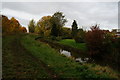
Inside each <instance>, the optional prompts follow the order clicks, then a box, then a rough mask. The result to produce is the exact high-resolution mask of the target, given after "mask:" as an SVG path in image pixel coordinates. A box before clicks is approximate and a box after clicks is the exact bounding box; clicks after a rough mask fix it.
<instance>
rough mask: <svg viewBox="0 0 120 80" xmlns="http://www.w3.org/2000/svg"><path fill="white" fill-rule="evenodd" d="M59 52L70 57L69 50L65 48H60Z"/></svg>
mask: <svg viewBox="0 0 120 80" xmlns="http://www.w3.org/2000/svg"><path fill="white" fill-rule="evenodd" d="M60 53H61V54H64V55H65V56H67V57H70V56H71V52H69V51H66V50H62V49H60Z"/></svg>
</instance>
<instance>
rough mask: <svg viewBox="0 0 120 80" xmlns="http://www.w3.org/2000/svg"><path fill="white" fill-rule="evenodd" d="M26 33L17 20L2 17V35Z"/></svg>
mask: <svg viewBox="0 0 120 80" xmlns="http://www.w3.org/2000/svg"><path fill="white" fill-rule="evenodd" d="M25 32H27V30H26V28H25V27H22V26H21V25H20V23H19V21H18V20H16V19H15V18H14V17H12V18H11V19H10V20H9V19H8V18H7V17H6V16H4V15H2V33H3V34H15V33H25Z"/></svg>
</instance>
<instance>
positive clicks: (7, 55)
mask: <svg viewBox="0 0 120 80" xmlns="http://www.w3.org/2000/svg"><path fill="white" fill-rule="evenodd" d="M8 39H9V38H8ZM4 44H7V43H3V45H4ZM46 77H48V78H53V77H56V75H54V72H53V71H51V70H50V69H49V68H48V66H47V65H46V64H45V63H43V62H42V61H40V60H39V59H37V58H36V57H34V56H33V55H32V54H31V53H30V52H28V51H27V50H26V49H25V48H24V47H23V46H22V45H21V42H20V37H19V36H17V37H14V39H12V40H11V41H10V42H9V43H8V44H7V45H6V46H4V47H3V78H46Z"/></svg>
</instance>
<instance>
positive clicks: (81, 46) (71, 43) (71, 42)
mask: <svg viewBox="0 0 120 80" xmlns="http://www.w3.org/2000/svg"><path fill="white" fill-rule="evenodd" d="M59 43H60V44H64V45H68V46H71V47H74V48H77V49H80V50H83V51H86V50H87V47H86V44H85V43H76V42H75V40H73V39H64V40H61V41H59Z"/></svg>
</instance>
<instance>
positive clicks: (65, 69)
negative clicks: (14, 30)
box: [21, 35, 117, 80]
mask: <svg viewBox="0 0 120 80" xmlns="http://www.w3.org/2000/svg"><path fill="white" fill-rule="evenodd" d="M35 37H36V36H34V35H27V36H25V37H23V38H22V39H21V40H22V44H23V46H24V47H25V48H26V49H27V50H28V51H29V52H30V54H32V55H33V56H35V57H36V58H37V59H39V60H41V61H42V62H44V63H45V64H46V65H47V66H48V67H49V69H50V70H52V71H53V72H54V75H57V77H59V78H61V77H62V78H68V77H69V78H82V80H83V79H84V78H107V79H109V78H113V77H114V78H116V77H117V76H116V75H114V74H113V73H114V71H110V70H109V71H110V73H109V72H106V71H105V72H103V71H101V70H99V69H98V70H97V69H96V67H95V66H93V65H89V66H88V65H80V64H78V63H76V62H75V61H73V60H72V59H71V58H67V57H65V56H62V55H61V54H60V53H59V52H57V51H56V50H54V49H53V48H51V47H50V46H49V45H47V44H44V43H42V42H38V41H35V40H34V38H35ZM79 46H80V45H79ZM28 54H29V53H28ZM102 68H103V67H102ZM103 69H104V68H103ZM99 71H101V72H100V73H99V74H98V72H99ZM111 73H112V75H110V74H111Z"/></svg>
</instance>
